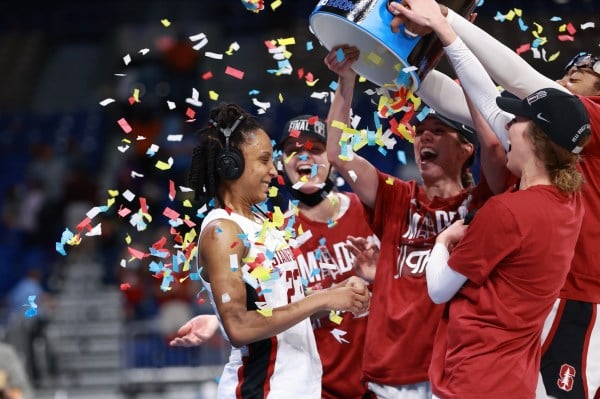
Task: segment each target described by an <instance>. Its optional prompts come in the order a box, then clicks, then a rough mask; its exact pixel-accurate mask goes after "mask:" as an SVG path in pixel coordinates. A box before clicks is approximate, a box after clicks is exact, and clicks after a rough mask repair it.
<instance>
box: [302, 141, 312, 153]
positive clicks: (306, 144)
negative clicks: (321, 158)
mask: <svg viewBox="0 0 600 399" xmlns="http://www.w3.org/2000/svg"><path fill="white" fill-rule="evenodd" d="M313 145H314V144H313V143H312V141H307V142H305V143H304V147H305V148H306V149H307V150H309V151H310V150H311V148H313Z"/></svg>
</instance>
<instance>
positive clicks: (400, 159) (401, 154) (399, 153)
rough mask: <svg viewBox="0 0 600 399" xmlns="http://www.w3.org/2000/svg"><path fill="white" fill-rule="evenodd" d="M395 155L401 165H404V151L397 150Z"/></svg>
mask: <svg viewBox="0 0 600 399" xmlns="http://www.w3.org/2000/svg"><path fill="white" fill-rule="evenodd" d="M396 156H397V157H398V161H399V162H400V163H401V164H402V165H406V153H405V152H404V151H402V150H399V151H398V152H397V153H396Z"/></svg>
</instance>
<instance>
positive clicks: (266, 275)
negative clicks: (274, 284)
mask: <svg viewBox="0 0 600 399" xmlns="http://www.w3.org/2000/svg"><path fill="white" fill-rule="evenodd" d="M250 275H251V276H252V277H254V278H255V279H258V280H260V281H268V280H269V279H270V278H271V272H270V271H269V270H268V269H267V268H265V267H262V266H258V267H257V268H255V269H254V270H252V272H251V273H250Z"/></svg>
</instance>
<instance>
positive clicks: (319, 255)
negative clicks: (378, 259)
mask: <svg viewBox="0 0 600 399" xmlns="http://www.w3.org/2000/svg"><path fill="white" fill-rule="evenodd" d="M345 194H346V195H347V196H348V197H349V198H350V205H349V206H348V209H347V210H346V212H345V213H344V214H343V215H342V216H341V217H340V218H339V219H338V220H337V221H336V224H335V225H333V226H329V224H328V223H321V222H315V221H312V220H309V219H307V218H305V217H304V216H303V215H302V213H301V212H300V213H298V215H297V216H296V222H295V227H296V228H298V227H299V226H302V229H303V230H304V231H308V230H310V232H311V234H312V237H311V238H310V239H309V240H308V241H307V242H305V243H304V244H302V245H301V246H300V250H301V252H302V253H301V254H300V255H298V256H297V258H296V260H297V261H298V266H299V268H300V274H301V276H302V278H303V281H304V279H306V280H307V281H308V286H309V287H310V288H312V289H322V288H328V287H331V285H332V284H333V283H339V282H341V281H343V280H345V279H347V278H349V277H351V276H354V275H355V273H354V271H353V270H352V263H353V260H354V256H353V255H352V254H351V253H350V252H349V251H348V250H347V249H346V248H345V246H344V243H345V242H346V239H347V237H348V235H352V236H355V237H365V238H367V237H369V236H373V237H374V235H373V231H371V229H370V228H369V225H368V224H367V222H366V221H365V216H364V208H363V206H362V204H361V202H360V200H359V199H358V197H357V196H356V194H354V193H345ZM325 201H327V200H325ZM374 239H375V240H376V238H374ZM323 240H324V243H321V241H323ZM322 263H325V264H322ZM329 265H334V266H335V270H334V269H328V266H329ZM329 267H330V266H329ZM342 317H343V321H342V323H341V324H339V325H338V324H335V323H333V322H331V321H330V320H329V318H328V317H323V318H322V319H320V320H318V321H316V322H314V323H313V326H314V333H315V338H316V341H317V349H318V350H319V356H320V357H321V362H322V364H323V379H322V388H323V389H322V393H321V395H322V397H323V398H331V399H336V398H348V399H360V398H362V397H363V395H364V394H365V392H367V388H366V385H365V384H364V383H362V382H361V377H362V372H361V367H360V365H361V360H362V353H363V345H364V340H365V332H366V328H367V317H366V316H363V317H359V318H355V317H354V316H353V315H352V314H351V313H344V314H342ZM334 329H337V330H341V331H343V332H345V334H344V335H342V336H341V337H340V338H341V339H343V340H345V341H348V342H342V343H340V342H339V341H337V340H336V338H335V337H334V335H333V333H332V331H334Z"/></svg>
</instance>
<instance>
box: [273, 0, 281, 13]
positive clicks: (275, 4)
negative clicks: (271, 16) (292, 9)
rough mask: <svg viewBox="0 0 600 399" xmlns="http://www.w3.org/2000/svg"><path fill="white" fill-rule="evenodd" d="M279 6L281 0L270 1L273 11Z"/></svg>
mask: <svg viewBox="0 0 600 399" xmlns="http://www.w3.org/2000/svg"><path fill="white" fill-rule="evenodd" d="M279 6H281V0H275V1H274V2H272V3H271V9H272V10H273V11H275V10H276V9H277V8H279Z"/></svg>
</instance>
